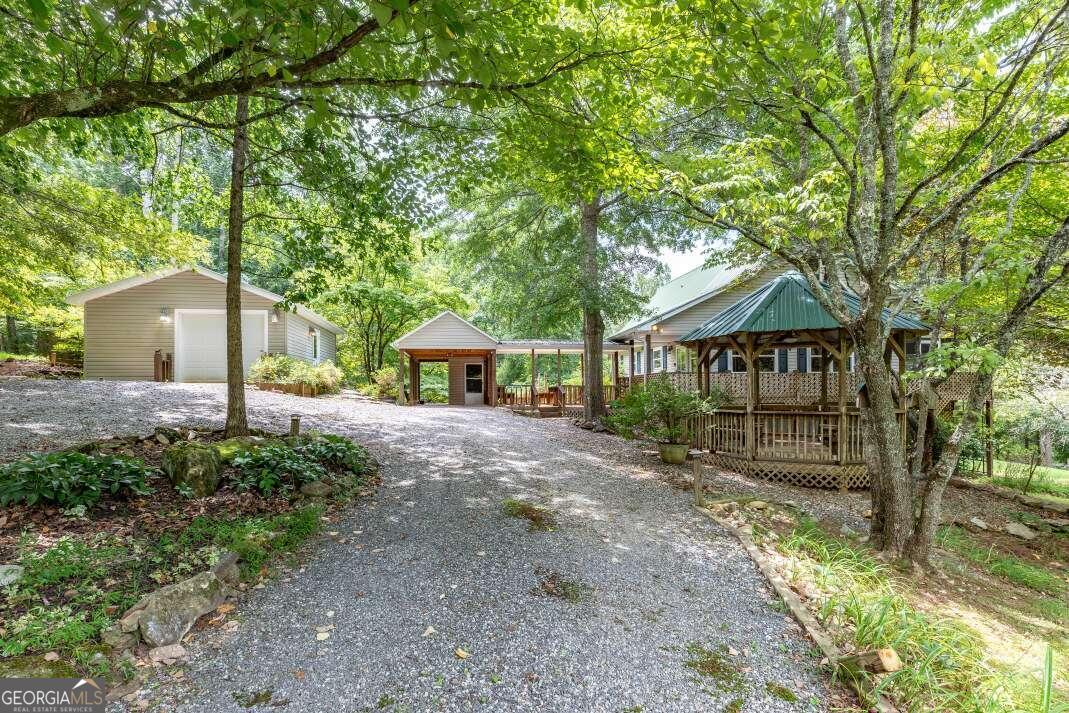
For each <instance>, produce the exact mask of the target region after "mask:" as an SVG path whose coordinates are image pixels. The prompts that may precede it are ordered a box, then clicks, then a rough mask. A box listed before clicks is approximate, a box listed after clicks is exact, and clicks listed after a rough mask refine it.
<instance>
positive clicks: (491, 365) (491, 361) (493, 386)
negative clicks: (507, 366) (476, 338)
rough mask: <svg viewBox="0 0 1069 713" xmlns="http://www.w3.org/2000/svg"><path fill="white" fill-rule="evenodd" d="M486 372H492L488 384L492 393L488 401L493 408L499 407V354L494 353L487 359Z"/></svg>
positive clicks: (488, 377)
mask: <svg viewBox="0 0 1069 713" xmlns="http://www.w3.org/2000/svg"><path fill="white" fill-rule="evenodd" d="M486 370H487V371H488V372H490V373H489V374H488V376H487V383H488V384H489V385H490V393H489V394H488V396H489V398H488V399H487V401H488V402H489V404H490V405H491V406H497V352H496V351H492V352H490V353H489V354H488V355H487V357H486Z"/></svg>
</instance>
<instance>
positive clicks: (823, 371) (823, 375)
mask: <svg viewBox="0 0 1069 713" xmlns="http://www.w3.org/2000/svg"><path fill="white" fill-rule="evenodd" d="M820 404H821V405H822V406H823V407H824V408H828V350H827V349H825V348H824V347H820Z"/></svg>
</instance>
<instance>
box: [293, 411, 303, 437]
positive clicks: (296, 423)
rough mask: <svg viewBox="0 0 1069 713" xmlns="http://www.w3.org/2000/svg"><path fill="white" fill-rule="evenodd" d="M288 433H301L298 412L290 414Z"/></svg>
mask: <svg viewBox="0 0 1069 713" xmlns="http://www.w3.org/2000/svg"><path fill="white" fill-rule="evenodd" d="M290 435H291V436H299V435H301V417H300V415H299V414H293V415H292V416H290Z"/></svg>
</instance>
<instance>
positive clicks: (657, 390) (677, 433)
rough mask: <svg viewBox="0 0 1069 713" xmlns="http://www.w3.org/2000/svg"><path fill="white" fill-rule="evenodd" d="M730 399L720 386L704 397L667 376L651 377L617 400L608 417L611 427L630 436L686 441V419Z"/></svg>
mask: <svg viewBox="0 0 1069 713" xmlns="http://www.w3.org/2000/svg"><path fill="white" fill-rule="evenodd" d="M727 401H728V398H727V396H726V394H725V393H724V392H723V391H721V390H719V389H715V388H714V389H713V390H712V391H711V392H710V394H709V396H707V397H704V398H703V397H702V396H701V395H700V394H697V393H694V392H693V391H684V390H682V389H679V388H676V386H675V385H674V384H673V383H672V382H671V381H670V380H668V379H650V380H649V381H647V382H645V383H644V384H641V385H637V386H634V387H633V388H630V389H628V390H627V393H625V394H624V395H623V396H622V397H621V398H619V399H617V400H616V401H614V402H613V404H612V412H611V413H610V415H609V416H608V418H607V419H606V420H607V421H608V424H609V427H610V428H612V429H613V430H614V431H616V432H617V433H619V434H620V435H622V436H626V437H628V438H634V437H635V436H638V435H642V436H645V437H647V438H652V439H654V440H657V441H663V442H667V443H686V442H687V433H686V420H687V419H688V418H689V417H691V416H697V415H698V414H701V413H710V412H712V411H714V410H716V409H718V408H720V407H721V406H723V405H724V404H725V403H727Z"/></svg>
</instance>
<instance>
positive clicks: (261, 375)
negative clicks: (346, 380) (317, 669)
mask: <svg viewBox="0 0 1069 713" xmlns="http://www.w3.org/2000/svg"><path fill="white" fill-rule="evenodd" d="M341 380H342V373H341V370H340V369H338V367H336V366H334V363H333V362H331V361H323V362H320V363H319V364H315V365H313V364H309V363H308V362H306V361H304V360H303V359H298V358H297V357H292V356H288V355H286V354H264V355H263V356H261V357H260V358H259V359H257V360H256V361H254V362H253V363H252V366H250V367H249V381H254V382H255V381H262V382H266V383H272V384H304V385H305V386H314V387H316V388H317V389H319V390H320V391H325V392H328V393H334V392H337V391H338V390H339V389H340V388H341Z"/></svg>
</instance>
